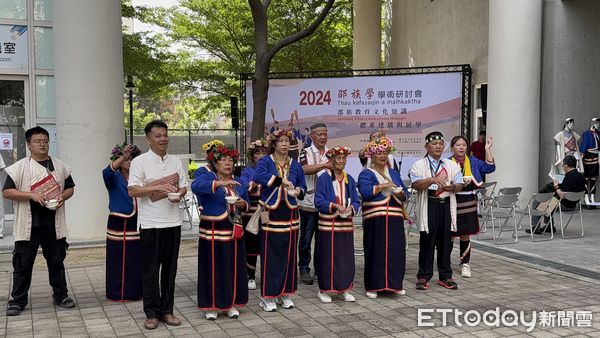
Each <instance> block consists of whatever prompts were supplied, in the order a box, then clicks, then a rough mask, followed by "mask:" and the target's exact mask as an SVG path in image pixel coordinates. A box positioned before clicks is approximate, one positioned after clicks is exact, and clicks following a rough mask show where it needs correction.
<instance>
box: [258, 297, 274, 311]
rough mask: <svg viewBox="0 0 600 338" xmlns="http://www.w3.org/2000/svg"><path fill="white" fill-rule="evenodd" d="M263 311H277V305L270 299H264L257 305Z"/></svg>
mask: <svg viewBox="0 0 600 338" xmlns="http://www.w3.org/2000/svg"><path fill="white" fill-rule="evenodd" d="M258 306H260V307H261V308H262V309H263V310H265V311H267V312H273V311H277V304H276V303H275V301H274V300H273V299H272V298H266V299H263V300H261V301H260V303H259V304H258Z"/></svg>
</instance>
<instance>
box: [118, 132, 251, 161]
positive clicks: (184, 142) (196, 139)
mask: <svg viewBox="0 0 600 338" xmlns="http://www.w3.org/2000/svg"><path fill="white" fill-rule="evenodd" d="M124 137H125V138H124V139H125V140H129V130H125V131H124ZM212 139H219V140H221V141H223V142H224V143H225V144H233V145H235V146H236V148H238V149H239V148H240V141H241V138H240V133H239V131H238V130H236V129H169V154H192V155H194V158H193V159H194V160H203V159H204V157H205V156H206V153H205V152H204V150H203V149H202V145H203V144H204V143H206V142H208V141H210V140H212ZM133 144H135V145H136V146H138V147H139V148H140V150H141V151H147V150H148V149H149V148H150V147H149V145H148V142H146V135H145V134H144V130H143V129H134V130H133Z"/></svg>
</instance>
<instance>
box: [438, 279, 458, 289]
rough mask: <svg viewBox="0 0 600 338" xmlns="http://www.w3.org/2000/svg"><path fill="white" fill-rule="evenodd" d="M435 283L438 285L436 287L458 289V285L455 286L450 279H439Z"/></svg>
mask: <svg viewBox="0 0 600 338" xmlns="http://www.w3.org/2000/svg"><path fill="white" fill-rule="evenodd" d="M437 283H438V285H440V286H443V287H445V288H446V289H450V290H456V289H458V284H456V282H455V281H454V280H453V279H452V278H448V279H440V280H438V282H437Z"/></svg>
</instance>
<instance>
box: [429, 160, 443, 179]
mask: <svg viewBox="0 0 600 338" xmlns="http://www.w3.org/2000/svg"><path fill="white" fill-rule="evenodd" d="M427 161H428V162H429V170H430V171H431V177H435V175H436V174H437V172H438V170H440V167H441V166H442V159H441V158H440V162H439V163H438V165H437V168H435V170H434V169H433V163H431V160H430V159H429V156H427Z"/></svg>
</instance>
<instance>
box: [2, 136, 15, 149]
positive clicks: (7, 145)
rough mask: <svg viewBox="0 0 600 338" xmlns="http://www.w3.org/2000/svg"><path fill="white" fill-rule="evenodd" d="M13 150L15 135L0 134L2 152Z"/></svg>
mask: <svg viewBox="0 0 600 338" xmlns="http://www.w3.org/2000/svg"><path fill="white" fill-rule="evenodd" d="M12 149H13V134H12V133H0V150H12Z"/></svg>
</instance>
